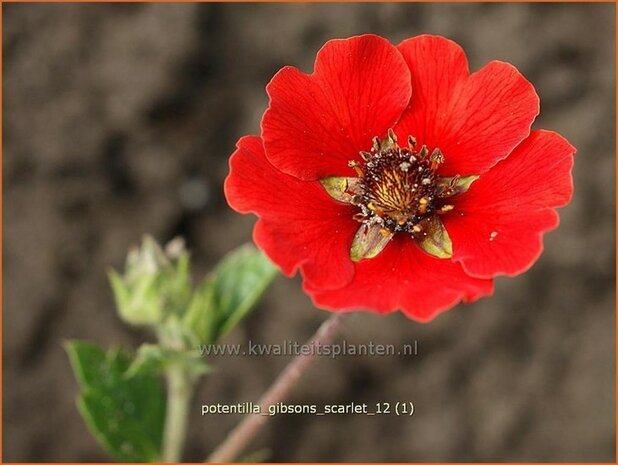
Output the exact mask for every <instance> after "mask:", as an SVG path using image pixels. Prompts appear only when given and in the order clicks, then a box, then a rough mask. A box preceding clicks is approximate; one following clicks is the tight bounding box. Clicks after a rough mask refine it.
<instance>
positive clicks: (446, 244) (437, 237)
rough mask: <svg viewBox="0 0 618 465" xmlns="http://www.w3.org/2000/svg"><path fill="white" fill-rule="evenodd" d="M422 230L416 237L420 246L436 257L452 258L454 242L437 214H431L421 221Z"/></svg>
mask: <svg viewBox="0 0 618 465" xmlns="http://www.w3.org/2000/svg"><path fill="white" fill-rule="evenodd" d="M419 226H420V227H421V228H422V232H421V233H420V234H419V235H418V236H415V237H416V242H417V243H418V245H419V247H420V248H421V249H423V250H424V251H425V252H427V253H428V254H429V255H433V256H434V257H436V258H451V257H452V256H453V243H452V242H451V238H450V237H449V235H448V232H447V231H446V228H445V227H444V225H443V224H442V220H440V218H439V217H438V216H437V215H434V216H431V217H429V218H427V219H425V220H423V221H421V222H420V223H419Z"/></svg>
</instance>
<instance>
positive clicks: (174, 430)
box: [161, 365, 195, 462]
mask: <svg viewBox="0 0 618 465" xmlns="http://www.w3.org/2000/svg"><path fill="white" fill-rule="evenodd" d="M165 377H166V380H167V411H166V414H165V428H164V430H163V445H162V451H161V458H162V460H163V461H164V462H180V460H181V458H182V451H183V448H184V442H185V438H186V435H187V423H188V420H189V402H190V400H191V397H192V395H193V389H194V385H195V381H194V379H192V377H191V376H190V374H189V373H187V371H186V369H185V368H184V367H183V366H181V365H172V366H170V367H169V368H168V369H167V370H166V373H165Z"/></svg>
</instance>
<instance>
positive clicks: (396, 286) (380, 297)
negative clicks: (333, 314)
mask: <svg viewBox="0 0 618 465" xmlns="http://www.w3.org/2000/svg"><path fill="white" fill-rule="evenodd" d="M304 287H305V290H306V292H308V293H309V294H310V295H311V296H312V299H313V301H314V303H315V304H316V305H317V306H318V307H322V308H326V309H329V310H354V309H366V310H371V311H375V312H378V313H388V312H392V311H394V310H398V309H399V310H401V311H403V312H404V313H405V314H406V316H408V317H409V318H412V319H414V320H417V321H422V322H426V321H429V320H431V319H432V318H434V317H435V316H436V315H437V314H438V313H440V312H442V311H444V310H447V309H449V308H451V307H453V306H454V305H455V304H457V303H458V302H459V301H460V300H462V299H463V300H464V301H466V302H470V301H473V300H476V299H478V298H479V297H481V296H484V295H489V294H491V293H492V292H493V282H492V281H491V280H485V279H477V278H472V277H470V276H468V275H467V274H466V273H464V271H463V269H462V267H461V266H460V265H459V264H457V263H453V262H452V261H450V260H440V259H436V258H433V257H431V256H429V255H427V254H426V253H424V252H423V251H421V250H420V249H419V248H418V246H417V245H416V244H415V243H414V242H413V241H412V239H410V238H409V237H407V236H405V235H401V234H398V235H397V236H395V238H394V239H393V240H392V242H391V243H390V244H389V245H388V246H387V247H386V249H385V250H384V251H383V252H382V253H380V255H378V256H377V257H375V258H372V259H369V260H362V261H360V262H358V263H356V273H355V276H354V279H353V280H352V282H350V284H349V285H347V286H346V287H344V288H342V289H336V290H328V291H323V290H320V289H316V288H315V287H313V286H311V285H310V284H309V285H308V284H305V286H304Z"/></svg>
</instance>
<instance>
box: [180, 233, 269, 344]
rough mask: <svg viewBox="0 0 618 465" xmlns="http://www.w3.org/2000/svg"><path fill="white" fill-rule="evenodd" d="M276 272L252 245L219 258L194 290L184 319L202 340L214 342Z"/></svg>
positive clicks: (251, 303)
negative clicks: (213, 267) (209, 272)
mask: <svg viewBox="0 0 618 465" xmlns="http://www.w3.org/2000/svg"><path fill="white" fill-rule="evenodd" d="M276 274H277V268H276V267H275V266H274V265H273V264H272V263H271V262H270V260H268V258H266V256H264V254H263V253H262V252H260V251H259V250H257V249H256V248H255V247H253V246H252V245H249V244H247V245H244V246H241V247H239V248H238V249H236V250H234V251H232V252H231V253H229V254H228V255H227V256H225V257H224V258H223V260H221V262H220V263H219V264H218V265H217V267H216V268H215V269H214V270H213V272H212V273H211V275H210V276H209V277H208V280H207V281H206V282H205V283H204V284H203V285H202V286H200V288H199V289H198V291H197V292H196V293H195V296H194V298H193V301H192V302H191V304H190V308H189V310H188V311H187V313H186V315H185V318H184V323H185V325H186V326H187V328H191V330H192V331H193V332H194V333H195V334H196V335H197V338H198V340H199V342H200V343H202V344H211V343H214V342H216V341H217V340H218V339H219V338H221V337H222V336H223V335H225V334H226V333H228V332H229V331H231V330H232V329H233V328H234V327H235V326H236V325H237V324H238V322H239V321H240V320H241V319H242V318H243V317H244V316H245V315H246V314H247V313H248V312H249V310H251V308H252V307H253V306H254V305H255V303H256V302H257V300H258V299H259V297H260V296H261V295H262V293H263V292H264V291H265V290H266V288H267V287H268V285H269V284H270V283H271V281H272V280H273V279H274V277H275V276H276Z"/></svg>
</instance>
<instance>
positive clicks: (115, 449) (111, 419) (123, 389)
mask: <svg viewBox="0 0 618 465" xmlns="http://www.w3.org/2000/svg"><path fill="white" fill-rule="evenodd" d="M65 349H66V351H67V354H68V356H69V360H70V362H71V366H72V367H73V371H74V373H75V377H76V378H77V381H78V384H79V387H80V393H79V395H78V398H77V407H78V409H79V411H80V413H81V415H82V417H83V418H84V421H85V422H86V424H87V425H88V428H89V429H90V431H91V433H92V434H93V435H94V436H95V438H96V439H97V440H98V441H99V443H100V444H101V445H102V446H103V447H104V448H105V449H106V450H107V451H108V452H109V453H110V454H111V455H112V456H113V457H114V458H115V459H116V460H118V461H120V462H154V461H159V460H160V455H159V454H160V450H161V438H162V434H163V423H164V418H165V396H164V393H163V388H162V386H161V383H160V381H159V379H157V377H155V376H153V375H152V374H150V373H143V372H140V373H136V374H135V375H134V376H132V377H130V378H128V377H126V376H125V373H126V371H127V369H128V367H129V365H130V364H131V358H130V357H129V356H128V355H127V354H126V353H124V352H123V351H121V350H119V349H111V350H109V351H108V352H107V353H106V352H104V351H103V349H101V348H100V347H98V346H96V345H95V344H91V343H88V342H81V341H70V342H67V343H66V345H65Z"/></svg>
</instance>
